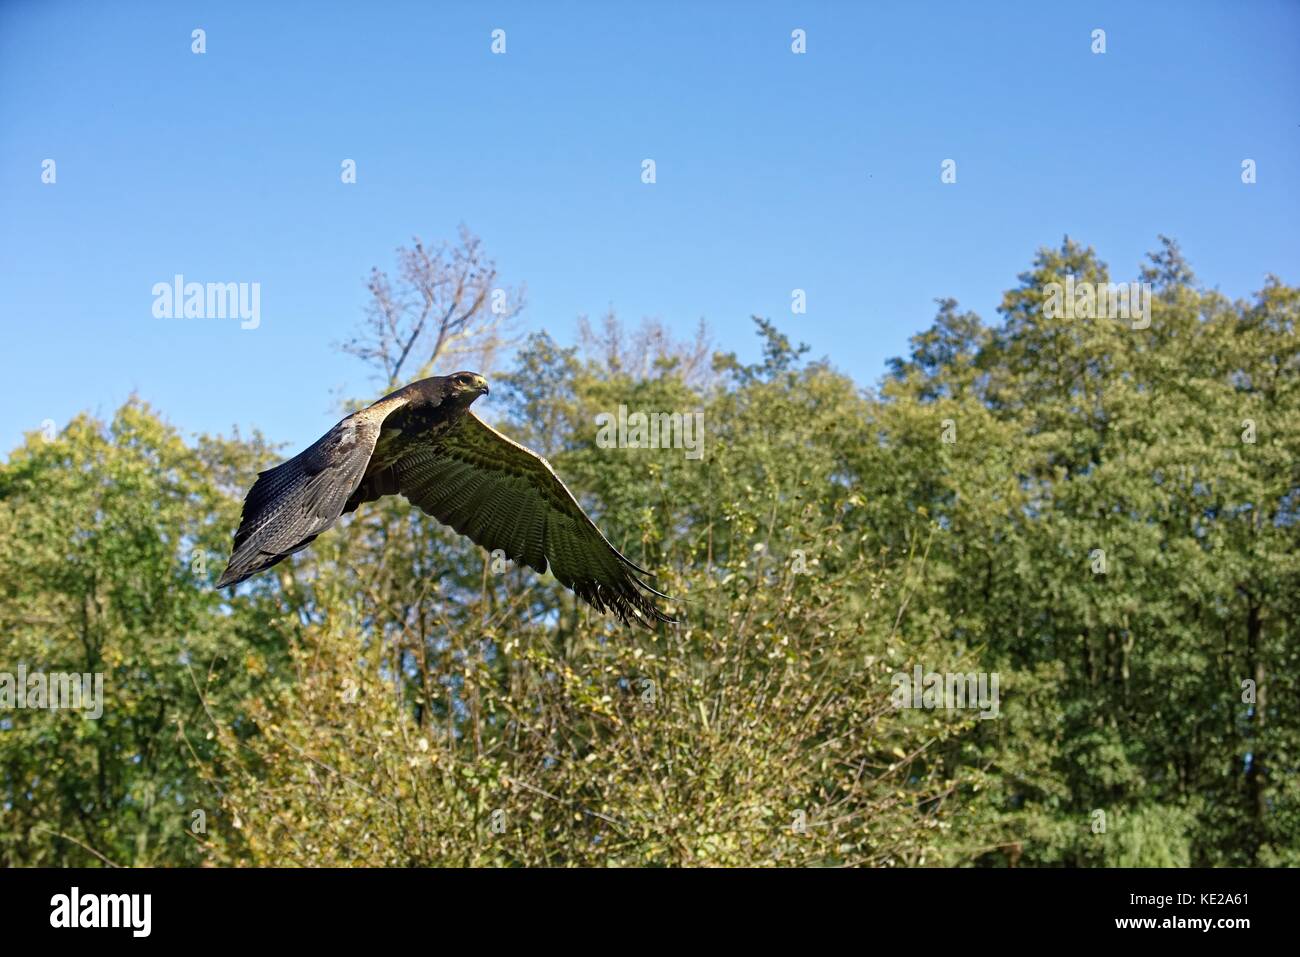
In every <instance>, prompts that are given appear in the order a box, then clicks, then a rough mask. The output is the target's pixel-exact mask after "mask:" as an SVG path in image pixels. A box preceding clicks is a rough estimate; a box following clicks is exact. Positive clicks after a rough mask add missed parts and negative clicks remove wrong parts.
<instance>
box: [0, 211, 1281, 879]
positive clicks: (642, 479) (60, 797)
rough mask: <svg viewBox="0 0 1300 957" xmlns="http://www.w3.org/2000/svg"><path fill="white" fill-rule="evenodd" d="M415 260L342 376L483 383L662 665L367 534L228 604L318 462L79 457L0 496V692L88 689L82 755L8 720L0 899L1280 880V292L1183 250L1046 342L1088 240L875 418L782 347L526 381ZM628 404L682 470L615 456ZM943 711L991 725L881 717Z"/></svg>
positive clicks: (963, 321)
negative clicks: (583, 883) (640, 597)
mask: <svg viewBox="0 0 1300 957" xmlns="http://www.w3.org/2000/svg"><path fill="white" fill-rule="evenodd" d="M430 249H431V250H432V251H426V248H425V247H423V246H420V245H417V246H416V247H415V248H414V249H413V250H406V251H404V253H403V257H402V259H401V264H402V269H403V272H402V274H401V275H400V276H399V278H398V279H396V280H393V281H391V282H390V281H389V280H388V278H387V277H386V276H384V275H383V274H382V273H378V272H376V273H375V274H374V275H373V276H372V279H371V291H372V294H373V295H374V296H375V303H376V305H375V308H374V309H373V310H372V311H371V312H370V313H368V315H367V320H366V323H365V324H364V325H363V326H362V329H361V332H360V334H359V335H358V337H357V338H355V339H352V340H349V341H348V342H347V343H346V344H345V348H346V349H347V350H348V351H350V352H352V353H353V354H355V355H357V356H359V357H361V358H362V359H363V360H364V361H368V362H371V363H372V364H373V365H374V367H375V368H376V369H378V370H379V371H380V373H381V379H382V380H384V381H386V382H387V383H388V384H390V385H391V384H394V383H400V382H402V381H409V379H410V378H411V377H413V376H415V375H417V374H420V373H423V374H426V375H427V374H429V372H430V371H434V372H437V373H445V372H448V371H451V370H452V369H453V368H458V367H463V366H464V365H465V362H466V360H465V359H464V358H463V356H466V355H477V356H480V357H487V358H485V359H484V360H483V361H491V362H492V363H493V368H492V369H491V370H490V378H491V381H492V389H493V397H494V404H493V406H492V407H491V410H490V413H489V414H495V416H496V420H495V422H494V424H496V425H498V426H499V427H500V428H501V429H502V431H504V432H506V434H508V435H510V436H512V437H513V438H515V439H516V440H518V441H520V442H522V443H524V444H526V445H528V446H529V447H530V448H534V449H536V450H538V451H539V452H540V453H541V454H544V455H546V456H547V458H548V459H549V460H550V461H551V462H552V464H553V465H554V466H555V468H556V470H557V472H558V473H559V474H560V475H561V476H562V477H563V478H564V480H565V482H566V483H567V484H568V485H569V486H570V488H572V489H573V491H574V493H575V495H577V496H578V497H579V499H580V500H581V502H582V504H583V506H584V507H586V508H587V509H588V510H589V511H590V512H591V513H592V515H593V517H594V518H595V519H596V520H597V522H598V524H599V525H600V527H601V528H602V530H603V531H604V532H605V533H606V535H607V536H608V537H609V539H610V541H611V542H612V543H613V544H614V545H615V546H616V547H617V548H619V549H620V550H621V551H623V552H624V553H625V554H626V555H627V556H628V557H629V558H631V559H632V560H633V561H635V562H637V563H638V564H640V565H642V566H643V567H645V568H649V569H653V570H656V571H658V572H659V576H658V578H657V579H656V581H655V584H656V587H658V588H660V589H661V590H663V591H664V592H667V593H668V594H670V595H673V596H676V597H678V598H679V599H680V602H679V603H678V604H677V605H675V606H674V607H675V610H676V611H677V612H678V613H679V616H680V617H681V618H682V619H683V620H682V623H681V624H680V625H679V626H675V627H673V626H661V627H659V628H658V629H657V630H655V631H643V630H640V629H635V628H628V627H624V626H621V625H620V624H619V623H618V622H617V621H616V620H614V619H611V618H607V617H602V616H600V615H598V614H596V613H594V612H593V611H591V610H590V609H588V608H586V607H585V606H582V605H581V604H577V603H575V601H574V599H573V596H572V595H571V594H569V593H568V592H566V591H565V590H564V589H563V588H561V587H559V586H558V585H557V583H556V582H555V581H554V580H553V579H551V578H549V576H540V577H539V576H537V575H536V574H535V573H533V572H532V571H530V570H528V569H518V568H516V567H514V566H513V565H511V564H509V563H503V562H500V561H499V560H497V559H496V558H494V556H493V555H491V554H488V553H485V552H484V551H483V550H482V549H478V548H476V547H475V546H473V545H472V544H471V543H469V542H468V541H466V540H465V539H463V538H461V537H459V536H457V535H455V534H454V533H453V532H451V531H450V530H448V529H445V528H442V527H440V526H438V525H437V524H436V522H434V521H433V520H432V519H430V518H429V517H428V516H426V515H424V514H423V513H421V512H419V511H418V510H417V509H414V508H412V507H411V506H410V505H409V504H408V503H406V502H405V501H404V500H401V499H400V498H394V497H389V498H386V499H382V500H380V501H378V502H374V503H370V504H368V505H366V506H364V507H363V508H362V509H360V510H358V512H357V513H356V514H355V515H354V516H353V517H352V518H351V519H349V520H347V521H344V522H342V523H340V524H339V526H338V527H336V528H334V529H333V530H332V531H331V532H330V533H329V534H328V535H325V536H322V537H321V538H320V539H319V540H318V541H317V542H316V543H315V544H314V545H313V546H312V548H311V549H310V550H308V551H306V552H303V553H301V554H299V555H297V556H295V557H294V558H293V559H292V560H290V561H286V562H284V563H283V564H282V565H280V566H277V568H276V569H275V570H274V571H273V572H271V573H267V574H265V575H262V576H259V577H257V578H254V579H252V580H250V581H249V582H248V583H247V584H245V585H243V586H241V587H240V589H239V590H238V591H237V592H235V593H234V594H233V595H232V594H230V593H227V592H218V591H216V590H215V589H214V588H213V587H212V586H213V584H214V583H215V581H216V579H217V576H218V575H219V574H220V569H221V566H222V563H223V562H224V560H225V558H226V556H227V555H228V549H229V543H230V534H231V532H232V530H233V529H234V528H235V526H236V524H237V522H238V518H239V507H240V498H241V495H242V493H243V491H244V490H245V489H246V488H247V487H248V484H249V482H250V479H251V478H252V476H254V475H255V474H256V472H257V471H258V470H259V469H264V468H267V467H269V466H270V465H272V464H274V463H275V462H277V461H279V460H280V459H281V458H283V457H287V456H288V455H291V454H293V453H294V452H296V451H298V450H297V449H277V448H274V447H272V446H271V445H269V444H268V442H267V441H266V440H265V438H264V437H263V436H261V435H260V434H254V435H253V436H251V437H244V436H241V435H239V434H233V435H226V436H206V435H205V436H200V437H198V438H196V439H195V440H193V441H186V440H185V439H184V438H183V437H182V435H181V433H180V432H179V431H178V430H177V428H176V427H174V426H173V425H171V424H169V422H168V420H167V418H166V414H165V413H166V410H159V409H154V408H152V407H151V406H149V405H148V404H147V403H146V402H145V401H143V400H140V399H133V400H131V401H129V402H128V403H126V404H125V405H123V406H122V407H121V408H119V409H118V410H117V411H116V412H115V413H114V414H113V416H112V417H111V419H109V420H107V421H104V420H100V419H98V418H96V417H95V416H93V415H91V414H89V413H84V414H82V415H79V416H78V417H77V418H75V419H74V420H73V421H71V422H69V423H67V424H66V425H65V426H64V427H63V428H62V429H61V430H57V431H54V432H51V433H46V434H41V433H32V434H30V435H28V436H27V439H26V441H25V443H24V444H23V445H21V446H20V447H18V448H16V449H14V450H12V452H11V453H10V454H9V457H8V460H7V461H6V462H5V463H3V465H0V634H3V636H4V637H3V639H0V648H2V649H3V650H2V652H0V672H3V673H5V674H8V675H16V674H17V673H18V672H19V669H20V668H21V669H22V670H23V671H24V673H37V672H40V673H47V674H48V673H64V672H66V673H74V674H102V675H103V676H104V677H103V688H104V701H103V713H102V716H100V717H98V718H96V719H93V720H88V719H86V718H84V717H83V716H82V715H79V714H76V713H74V712H70V711H67V710H52V709H42V708H39V707H38V708H19V707H14V706H12V705H6V704H5V700H4V698H3V695H2V694H0V864H3V865H4V866H30V865H41V866H65V865H89V866H99V865H109V864H116V865H122V866H128V865H152V866H160V865H161V866H169V865H174V866H196V865H218V866H231V865H260V866H275V865H310V866H316V865H393V866H438V865H553V866H554V865H561V866H563V865H580V866H592V865H595V866H605V865H624V866H636V865H796V866H797V865H824V866H836V865H876V866H908V865H970V866H1060V865H1073V866H1079V865H1111V866H1128V865H1147V866H1188V865H1192V866H1219V865H1248V866H1250V865H1259V866H1276V865H1296V864H1300V775H1297V773H1296V772H1297V765H1298V764H1300V714H1298V713H1297V709H1296V708H1295V707H1294V705H1295V703H1296V702H1297V701H1300V687H1297V685H1298V683H1300V634H1298V629H1300V525H1298V524H1297V509H1298V508H1300V431H1298V430H1297V423H1300V387H1298V385H1300V339H1298V338H1297V317H1298V316H1300V289H1297V288H1296V287H1294V286H1288V285H1286V284H1285V283H1283V282H1282V281H1281V280H1280V279H1277V278H1274V277H1269V278H1268V280H1267V282H1266V283H1265V285H1264V287H1263V288H1262V289H1261V290H1260V291H1259V292H1258V293H1257V294H1255V295H1254V296H1253V297H1252V298H1250V299H1249V300H1243V301H1232V300H1230V299H1228V298H1226V297H1225V296H1223V295H1222V294H1220V293H1219V292H1217V291H1215V290H1214V289H1212V288H1207V287H1206V286H1204V285H1203V284H1201V283H1200V282H1199V281H1198V279H1197V278H1196V276H1195V275H1194V274H1193V272H1192V270H1191V267H1190V266H1189V264H1188V263H1187V262H1186V261H1185V260H1184V259H1183V257H1182V254H1181V253H1180V251H1179V249H1178V246H1177V244H1176V243H1174V242H1172V241H1170V240H1166V239H1162V240H1161V243H1160V246H1159V248H1158V249H1157V250H1156V251H1155V252H1153V253H1152V254H1151V255H1150V257H1149V261H1148V262H1147V264H1146V265H1145V266H1144V267H1143V268H1142V270H1141V273H1140V281H1141V282H1142V283H1146V284H1148V287H1149V296H1150V299H1149V309H1148V311H1149V315H1147V316H1145V319H1146V320H1147V321H1145V322H1133V321H1125V320H1120V319H1113V318H1097V317H1095V316H1089V315H1086V314H1080V313H1078V312H1073V311H1072V314H1071V315H1069V316H1066V315H1062V314H1061V310H1059V309H1056V308H1049V302H1050V301H1051V300H1052V297H1053V296H1056V297H1058V298H1059V296H1060V289H1061V288H1064V287H1065V286H1066V284H1067V283H1068V284H1069V288H1071V289H1074V288H1077V287H1079V286H1080V284H1091V287H1090V288H1102V287H1105V286H1106V285H1107V284H1109V283H1110V282H1111V277H1110V274H1109V271H1108V268H1107V266H1106V265H1105V264H1104V263H1103V262H1102V261H1101V260H1100V259H1099V258H1098V257H1097V255H1096V254H1095V252H1094V251H1093V250H1092V249H1090V248H1087V247H1085V246H1081V245H1079V244H1077V243H1075V242H1072V241H1070V240H1068V239H1067V240H1066V241H1064V242H1063V243H1062V244H1061V245H1060V246H1058V247H1051V248H1044V249H1041V250H1039V251H1038V253H1037V254H1036V256H1035V257H1034V259H1033V262H1032V264H1031V265H1030V267H1029V268H1028V269H1027V270H1026V271H1025V272H1024V273H1022V274H1021V275H1020V276H1019V277H1018V280H1017V282H1016V284H1015V285H1014V286H1013V287H1012V288H1011V289H1009V290H1008V291H1007V292H1006V293H1005V295H1004V297H1003V300H1002V304H1001V306H1000V308H999V316H998V318H997V321H996V322H992V323H987V322H986V321H985V320H984V319H983V318H982V317H980V316H978V315H976V314H974V313H972V312H970V311H965V310H963V309H962V308H961V307H960V306H959V305H958V303H956V302H954V301H952V300H949V299H944V300H941V301H939V303H938V311H937V315H936V316H935V318H934V320H933V323H932V324H931V325H930V326H929V327H928V328H927V329H925V330H924V331H922V332H920V333H918V334H917V335H915V336H913V337H912V339H911V345H910V350H909V352H908V354H907V355H905V356H900V357H898V358H896V359H894V360H893V361H892V362H891V363H890V367H889V369H888V371H887V373H886V374H885V375H884V376H883V377H882V379H881V381H880V382H879V383H877V384H864V383H858V382H854V381H852V380H851V379H850V378H848V377H847V376H845V375H844V374H843V373H841V372H839V371H837V370H836V368H835V367H834V365H833V364H832V363H830V362H829V361H827V360H816V359H813V358H811V357H810V355H809V350H808V349H807V347H805V346H802V345H801V344H799V343H798V337H799V329H798V317H794V318H793V319H792V320H782V321H781V322H779V323H777V322H773V321H770V320H768V319H765V318H758V319H756V321H755V328H756V332H757V334H758V342H759V345H760V347H761V354H760V355H759V357H758V358H757V360H756V361H753V362H748V361H745V360H744V359H742V358H741V357H740V355H739V354H737V353H734V352H720V351H717V350H716V349H714V348H713V347H712V346H711V344H710V343H709V341H708V336H707V331H706V330H701V332H700V334H699V336H697V337H696V339H695V340H694V341H686V342H679V341H676V340H674V339H673V337H672V336H671V335H670V334H668V333H667V332H666V330H665V329H664V327H663V326H662V325H658V324H654V323H649V324H643V325H642V326H641V327H640V328H627V327H625V326H624V325H623V324H621V323H620V322H618V321H617V320H616V319H614V318H613V317H610V318H609V319H608V320H607V321H606V322H605V323H604V324H603V325H602V326H600V328H599V329H597V330H593V329H592V328H591V326H589V325H587V324H585V323H584V325H583V332H582V335H581V337H580V339H579V341H578V342H575V343H572V344H566V343H562V342H558V341H556V340H555V339H554V338H552V337H551V336H550V335H548V334H546V333H544V332H537V333H534V334H532V335H530V336H528V337H527V338H524V339H519V340H510V341H508V342H507V341H506V340H505V339H503V335H504V328H505V326H506V325H508V323H505V322H503V321H502V322H498V321H495V320H493V319H491V314H490V313H488V312H487V311H486V310H487V309H488V308H489V303H488V301H487V300H488V295H487V292H486V290H488V289H489V288H490V286H491V285H492V283H491V282H490V281H488V279H484V277H489V278H494V277H495V267H494V266H493V265H492V264H491V263H490V261H487V260H486V259H485V258H484V257H483V253H482V250H481V247H480V246H479V244H478V242H477V240H475V239H473V237H469V236H462V245H461V246H458V247H437V248H436V249H435V248H433V247H430ZM436 268H445V269H453V270H454V269H457V268H462V269H467V270H471V272H468V273H467V275H472V276H474V277H477V278H476V279H475V281H474V282H471V283H466V284H465V288H466V289H467V290H469V291H470V292H469V293H467V296H468V298H466V299H465V300H464V301H463V302H459V303H458V302H451V303H450V308H449V311H447V312H446V315H448V316H449V317H451V319H452V320H454V321H455V323H456V325H455V326H454V328H451V329H442V330H439V329H436V328H432V327H429V326H427V325H419V326H417V325H416V324H417V323H420V322H424V319H422V318H421V317H420V316H419V315H418V310H415V311H414V312H412V310H411V309H410V308H408V305H407V303H408V302H409V300H407V299H404V298H403V297H402V295H401V289H402V288H403V283H406V284H414V288H418V286H419V282H420V281H421V276H422V275H423V274H422V273H421V270H422V269H436ZM398 304H401V305H398ZM520 308H522V297H521V295H519V294H516V293H512V296H511V305H510V308H509V311H508V314H506V315H505V318H506V319H513V318H514V314H515V312H517V311H518V310H519V309H520ZM496 315H498V316H500V315H501V314H500V313H498V314H496ZM426 318H427V317H426ZM448 344H451V345H454V346H455V349H456V350H458V351H456V352H455V353H452V352H448V353H446V354H445V355H443V354H441V353H439V351H438V350H439V349H441V348H442V347H443V346H444V345H448ZM742 351H744V350H742ZM453 356H454V357H455V358H454V361H455V362H456V363H457V365H455V366H451V365H447V364H446V363H450V362H452V361H453ZM435 366H436V368H435ZM485 371H489V370H487V369H485ZM381 384H382V383H381ZM377 394H378V393H376V395H377ZM498 396H504V398H505V401H504V402H502V401H496V400H497V397H498ZM374 397H375V396H357V397H355V398H356V400H357V402H358V403H360V402H365V401H369V400H370V399H372V398H374ZM353 407H355V406H353ZM621 407H622V408H624V409H625V410H644V411H646V412H656V413H668V414H672V413H680V414H681V415H682V416H692V417H694V416H696V415H700V416H702V418H700V419H699V421H700V422H702V423H703V427H704V440H703V446H702V454H701V455H699V456H695V457H692V456H689V455H687V454H684V451H683V449H682V448H681V447H673V446H672V445H671V444H668V445H667V446H665V445H664V444H662V443H658V445H659V447H657V448H621V447H613V448H611V447H608V446H609V443H608V442H602V441H599V440H598V439H599V435H600V429H599V427H598V424H597V423H598V421H609V420H608V418H607V417H609V416H616V415H618V414H620V413H619V410H620V408H621ZM602 416H603V417H606V418H605V419H603V420H602V419H601V417H602ZM692 421H694V419H692ZM932 673H933V674H939V675H953V674H955V675H971V676H982V677H983V678H985V679H989V681H986V683H985V684H984V685H981V689H982V690H984V691H987V690H989V688H990V687H992V686H993V685H992V682H993V681H995V682H996V695H997V700H996V707H992V708H990V707H988V706H987V705H988V702H987V701H985V702H984V705H985V706H983V707H980V706H976V705H974V704H973V703H972V702H970V701H968V702H967V705H968V706H965V707H955V708H954V707H929V706H922V707H909V706H903V707H900V706H899V700H900V696H899V694H898V691H899V687H900V684H903V685H907V684H908V681H909V680H911V679H910V676H912V675H928V674H932ZM900 676H901V679H900ZM908 687H909V688H910V685H909V686H908ZM973 687H974V686H973V685H972V688H973ZM11 690H12V689H11ZM0 691H3V689H0ZM909 693H910V692H909ZM917 700H918V701H919V700H920V697H919V695H918V696H917ZM990 711H993V712H994V713H991V714H990V713H989V712H990Z"/></svg>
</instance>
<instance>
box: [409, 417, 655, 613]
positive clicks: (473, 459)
mask: <svg viewBox="0 0 1300 957" xmlns="http://www.w3.org/2000/svg"><path fill="white" fill-rule="evenodd" d="M392 469H393V474H394V478H395V481H396V486H397V488H398V490H399V491H400V492H401V493H402V494H403V495H405V496H406V498H408V499H409V500H410V501H411V503H412V504H414V505H416V506H418V507H419V508H421V509H423V510H424V511H425V512H428V513H429V514H430V515H433V516H434V517H435V518H437V519H438V520H439V521H440V522H442V523H443V524H445V525H450V526H451V527H452V528H454V529H455V530H456V531H457V532H459V533H460V534H462V535H465V536H467V537H468V538H469V539H470V540H471V541H473V542H474V543H475V544H477V545H479V546H481V547H483V548H485V549H488V550H489V551H493V550H496V549H501V550H502V551H504V552H505V554H506V556H507V557H509V558H510V559H511V560H512V561H516V562H522V563H523V564H526V565H528V566H530V567H531V568H533V569H535V570H536V571H538V572H545V571H546V570H547V569H548V568H549V569H550V571H551V572H552V574H554V575H555V577H556V579H557V580H558V581H560V582H561V583H562V584H563V585H565V586H566V587H568V588H570V589H572V590H573V592H574V593H575V594H576V595H578V596H579V597H580V598H582V599H583V600H584V601H586V602H587V603H589V604H590V605H592V606H593V607H595V608H596V609H597V610H600V611H606V610H608V611H611V612H613V613H614V614H615V615H617V616H618V617H619V618H620V619H621V620H623V621H625V622H626V621H629V620H632V619H635V620H636V621H637V622H638V623H640V624H643V625H646V626H647V627H650V625H651V623H652V622H653V621H664V622H674V621H675V619H673V618H671V617H669V616H668V615H666V614H665V613H664V612H663V611H662V610H661V609H660V608H659V607H658V605H657V604H656V603H655V601H654V598H655V597H659V598H667V597H668V596H667V595H664V594H663V593H662V592H660V591H657V590H656V589H655V588H653V587H652V586H650V585H648V584H646V583H645V582H644V581H642V580H641V579H640V578H639V577H638V575H648V574H649V573H648V572H646V571H645V570H644V569H642V568H641V567H640V566H639V565H637V564H635V563H634V562H632V561H630V560H629V559H628V558H626V557H625V556H624V555H623V554H622V553H621V552H619V551H618V549H616V548H615V547H614V546H613V545H611V544H610V542H609V540H608V539H606V538H605V536H604V535H603V534H601V531H600V529H598V528H597V527H596V525H595V523H594V522H592V520H591V519H590V518H589V517H588V516H587V513H586V512H584V511H583V510H582V507H581V506H580V505H579V504H578V501H577V499H575V498H574V497H573V494H572V493H571V492H570V491H569V490H568V488H566V487H565V485H564V483H563V482H561V481H560V479H559V477H558V476H557V475H556V474H555V471H554V470H553V469H552V468H551V466H550V463H549V462H547V461H546V460H545V459H544V458H542V457H541V456H539V455H537V454H535V453H533V452H532V451H530V450H528V449H526V448H524V447H523V446H522V445H520V444H518V443H517V442H514V441H512V440H510V439H508V438H506V437H505V436H504V435H502V434H501V433H500V432H497V431H496V430H495V429H493V428H492V427H491V426H489V425H487V424H486V423H485V422H483V420H482V419H480V418H478V417H477V416H476V415H474V413H472V412H466V413H465V415H464V416H463V417H462V418H461V419H460V421H459V422H457V423H456V425H454V426H453V427H452V428H450V429H449V430H447V431H446V432H444V433H442V434H440V435H437V436H434V437H432V438H431V440H430V444H428V445H419V446H415V447H413V448H411V449H410V450H409V451H408V452H407V453H406V454H405V455H403V456H402V457H401V458H400V459H398V460H397V461H396V462H395V463H394V464H393V466H392Z"/></svg>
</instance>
